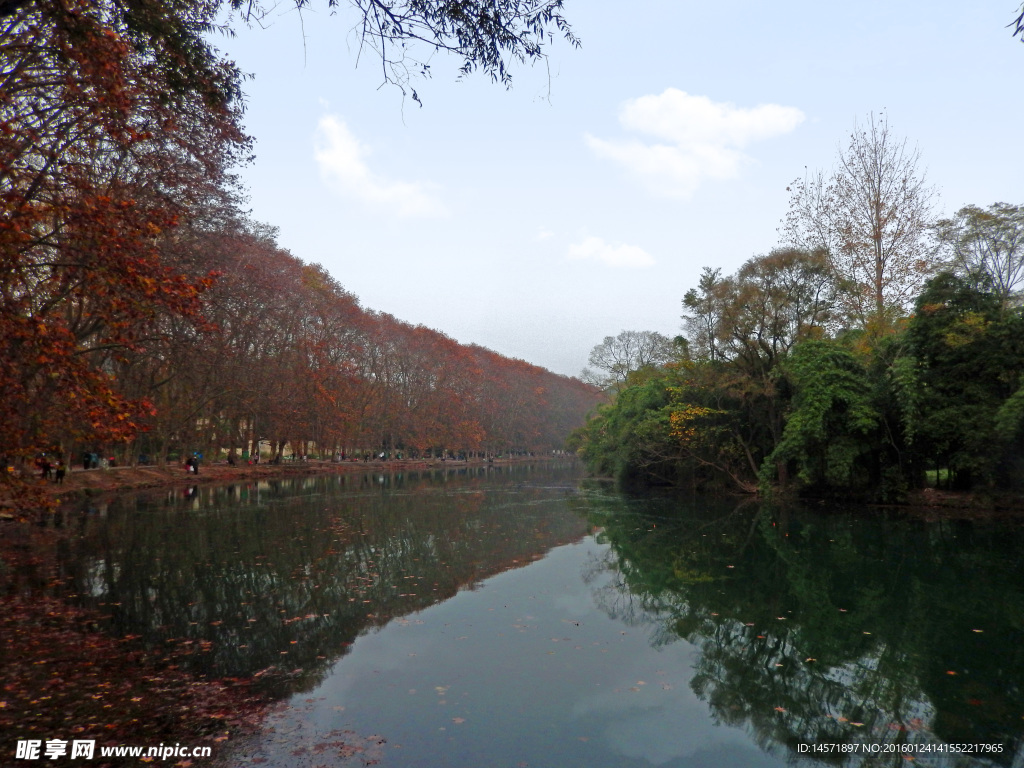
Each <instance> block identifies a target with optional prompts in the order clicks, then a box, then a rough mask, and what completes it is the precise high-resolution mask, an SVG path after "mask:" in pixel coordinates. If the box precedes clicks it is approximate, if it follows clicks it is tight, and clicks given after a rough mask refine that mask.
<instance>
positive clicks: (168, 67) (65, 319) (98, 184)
mask: <svg viewBox="0 0 1024 768" xmlns="http://www.w3.org/2000/svg"><path fill="white" fill-rule="evenodd" d="M163 10H166V9H164V8H162V7H161V4H160V3H154V4H151V5H150V6H147V7H146V8H145V10H140V9H136V10H135V11H133V13H132V14H129V13H128V12H127V11H125V10H124V9H123V8H122V7H121V6H120V5H119V4H114V3H113V2H110V3H103V2H100V3H92V2H86V1H85V0H78V1H77V2H71V3H67V2H57V1H54V2H34V3H31V4H25V5H23V6H22V7H20V8H18V9H17V10H16V11H15V12H13V13H11V14H10V15H8V16H6V17H4V18H2V19H0V61H2V65H0V66H2V70H0V359H2V360H3V365H2V366H0V391H2V392H3V394H4V396H3V399H2V405H0V435H3V444H2V445H0V452H2V454H3V458H4V459H5V461H4V462H3V463H4V465H5V466H6V465H8V464H14V465H18V464H21V463H24V462H26V461H27V460H29V459H31V457H32V456H33V455H35V454H37V453H41V452H44V451H54V450H55V449H57V448H58V447H59V446H61V445H63V446H64V447H65V448H68V447H69V446H70V442H71V441H72V440H80V441H87V442H95V443H98V442H107V441H114V440H119V439H125V438H128V437H130V436H132V435H133V434H134V431H135V429H136V428H137V425H138V423H139V419H140V418H141V417H142V416H143V415H144V414H145V413H147V412H148V411H150V410H151V408H150V406H149V404H148V403H146V402H145V401H131V400H129V399H127V398H126V397H125V395H124V393H123V391H122V390H121V388H120V387H118V385H117V383H116V382H115V381H114V379H113V377H112V375H111V374H112V366H113V365H114V363H115V362H116V360H117V359H118V357H119V355H121V354H122V353H123V352H124V351H125V350H131V349H133V348H135V347H137V346H139V345H140V344H141V343H142V340H143V339H144V338H146V337H148V336H152V335H153V334H155V333H157V332H159V328H160V324H161V322H162V318H164V317H165V316H167V315H176V316H184V317H198V316H199V311H200V308H201V304H200V302H199V296H200V294H201V293H202V292H203V291H204V290H205V289H206V288H207V287H208V286H209V284H210V279H209V277H206V276H201V275H192V276H186V274H185V273H183V271H182V270H181V269H180V268H178V267H176V266H175V265H172V264H168V263H167V261H166V260H165V259H164V258H163V257H162V249H163V247H164V244H165V242H166V240H167V238H168V235H169V232H171V231H173V229H174V227H175V226H176V224H177V223H178V222H179V220H181V219H182V218H183V217H188V215H189V212H190V210H191V209H192V207H193V206H194V205H195V204H196V203H197V202H199V201H200V200H208V199H210V198H211V197H213V196H216V195H217V194H219V190H221V189H223V188H224V184H225V176H224V174H225V171H226V168H227V166H228V164H229V163H231V162H233V160H234V158H235V155H236V154H237V152H238V151H239V150H242V149H244V148H245V146H246V139H245V138H244V136H243V135H242V134H241V133H240V132H239V130H238V127H237V117H238V115H237V113H236V112H234V111H233V110H232V108H231V106H230V97H231V95H232V94H233V89H235V84H236V82H237V74H236V73H234V72H233V71H231V70H230V69H229V68H221V67H219V65H217V64H216V63H215V62H214V61H213V60H212V59H210V60H209V61H207V62H206V64H207V66H206V67H205V69H204V68H203V67H193V68H192V70H191V71H192V72H193V74H194V78H193V80H192V81H190V82H185V81H183V80H182V79H181V77H180V76H179V75H178V74H177V68H176V65H177V64H179V63H181V57H182V56H183V55H185V54H186V53H187V52H188V50H189V49H188V46H187V45H186V44H185V43H186V42H187V41H186V40H185V37H184V36H183V34H184V32H186V31H187V30H184V29H183V28H181V27H175V24H174V23H173V22H167V21H165V20H162V19H161V13H162V11H163ZM199 20H200V16H199V15H197V14H193V17H192V19H191V21H192V22H193V23H194V22H198V21H199ZM161 25H162V26H161ZM192 55H193V58H195V56H196V55H198V54H195V52H192ZM192 63H193V64H196V63H198V62H196V61H193V62H192ZM14 479H15V475H14V474H12V473H8V472H3V481H2V482H12V481H13V480H14Z"/></svg>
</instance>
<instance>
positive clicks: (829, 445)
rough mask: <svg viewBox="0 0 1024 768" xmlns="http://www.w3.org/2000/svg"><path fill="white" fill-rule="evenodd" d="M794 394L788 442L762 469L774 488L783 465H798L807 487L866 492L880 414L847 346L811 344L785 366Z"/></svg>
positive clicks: (800, 348) (782, 443) (801, 347)
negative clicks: (868, 463) (861, 488)
mask: <svg viewBox="0 0 1024 768" xmlns="http://www.w3.org/2000/svg"><path fill="white" fill-rule="evenodd" d="M783 367H784V371H785V376H786V377H787V379H788V380H789V382H790V385H791V386H792V388H793V398H792V411H791V412H790V413H789V414H788V416H787V418H786V426H785V429H784V431H783V435H782V440H781V441H780V442H779V444H778V445H777V446H776V448H775V450H774V451H773V452H772V454H771V455H770V456H769V457H768V458H767V459H766V460H765V462H764V464H763V465H762V468H761V479H762V482H769V481H770V480H771V479H772V477H773V475H774V473H775V469H776V467H777V465H778V464H779V463H781V462H791V463H793V464H795V465H796V467H797V470H798V473H799V474H798V476H799V478H800V480H801V481H803V482H804V483H806V484H809V485H827V486H829V487H831V488H851V487H857V486H863V485H864V484H865V482H866V481H867V480H868V479H869V478H870V473H869V472H867V471H865V469H866V467H865V463H864V461H863V459H864V458H865V457H867V456H869V455H870V454H871V452H872V449H873V447H874V443H873V441H872V440H871V439H870V437H871V435H872V433H873V432H874V431H875V429H876V427H877V425H878V421H879V414H878V412H877V411H876V409H875V407H874V404H873V403H872V397H871V395H872V392H871V384H870V382H869V380H868V375H867V371H865V370H864V368H863V367H862V366H861V364H860V363H859V362H858V361H857V360H856V358H855V357H854V356H853V354H852V353H851V352H850V351H849V350H847V349H845V348H844V347H843V346H842V345H841V344H839V343H837V342H835V341H829V340H822V341H817V340H809V341H805V342H803V343H801V344H799V345H797V346H796V348H795V349H794V350H793V354H792V355H791V356H790V357H789V358H788V359H787V360H786V362H785V363H784V365H783Z"/></svg>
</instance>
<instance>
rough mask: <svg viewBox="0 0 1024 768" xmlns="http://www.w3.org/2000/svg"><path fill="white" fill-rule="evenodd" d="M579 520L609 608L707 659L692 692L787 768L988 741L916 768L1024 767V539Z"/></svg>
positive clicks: (983, 533) (857, 521)
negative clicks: (591, 539)
mask: <svg viewBox="0 0 1024 768" xmlns="http://www.w3.org/2000/svg"><path fill="white" fill-rule="evenodd" d="M576 504H577V506H578V507H579V509H580V511H581V512H582V513H583V514H586V515H587V517H588V519H589V520H590V521H591V522H592V523H594V524H595V525H599V526H601V527H602V529H603V530H602V533H601V534H600V535H599V540H600V541H603V542H605V543H607V544H608V549H607V550H606V554H605V557H604V560H603V562H601V563H600V564H599V565H595V566H594V568H595V570H603V571H604V572H605V573H607V574H611V575H612V576H613V578H612V579H611V580H610V581H607V582H606V583H605V584H604V585H603V586H602V587H601V588H600V590H598V593H597V595H596V598H597V601H598V604H599V605H601V606H602V608H603V610H604V611H605V612H606V613H607V614H608V615H609V616H612V617H615V618H617V619H619V620H621V621H623V622H625V623H627V624H630V625H635V626H647V627H650V628H651V632H652V642H653V643H654V644H655V645H659V646H667V645H668V644H671V643H673V642H676V641H678V640H684V641H687V642H688V643H692V644H693V645H695V646H696V647H697V648H699V651H700V652H699V654H697V656H696V660H695V672H694V676H693V678H692V680H691V681H690V686H691V688H692V689H693V691H695V692H696V693H697V694H698V696H700V698H701V699H702V700H704V701H705V702H706V703H707V705H708V707H709V708H710V712H711V715H712V717H713V719H714V720H715V722H716V723H721V724H725V725H730V726H737V727H742V728H744V729H746V730H747V731H748V732H749V733H750V734H751V736H752V738H753V739H754V740H755V741H756V742H757V743H758V744H759V745H760V746H761V747H762V749H764V750H766V751H768V752H769V753H773V754H777V755H779V756H780V757H784V758H792V757H795V756H797V750H798V749H799V747H798V745H799V744H802V743H804V744H806V743H819V744H820V743H845V744H859V745H872V747H871V748H873V749H882V750H885V749H892V750H902V749H904V748H913V747H904V746H903V745H926V746H925V747H924V748H925V749H927V748H929V747H928V746H927V745H941V744H956V743H963V742H969V743H979V742H980V743H986V744H990V745H994V747H992V748H993V749H995V750H1000V751H999V752H996V753H991V754H988V755H985V756H984V757H983V758H981V759H976V757H971V758H959V759H951V758H948V757H938V758H937V757H936V756H935V754H934V753H933V754H931V755H929V754H928V753H924V754H922V753H918V754H917V762H918V763H923V764H932V763H934V762H939V761H940V760H941V761H942V763H943V764H944V765H950V764H954V765H956V764H986V763H989V764H996V765H1014V764H1020V761H1021V759H1022V749H1021V738H1022V730H1024V729H1022V726H1024V695H1022V693H1024V692H1022V689H1021V682H1022V681H1024V643H1022V640H1024V622H1022V617H1024V565H1022V562H1021V552H1022V551H1024V534H1022V532H1021V530H1020V528H1019V527H1016V526H1009V525H1005V524H996V523H980V522H970V521H962V520H960V521H949V520H946V521H937V522H930V523H926V522H922V521H920V520H909V519H905V518H901V517H899V516H895V515H884V514H880V515H877V516H875V517H873V518H869V517H865V515H864V513H863V511H862V512H860V513H858V514H847V513H844V512H829V513H821V514H815V513H811V512H807V511H803V512H797V511H790V512H771V511H768V510H759V509H757V508H756V507H753V506H749V505H748V506H741V507H740V508H737V509H732V510H730V509H728V508H726V507H723V506H717V507H716V506H714V505H710V506H709V505H700V506H697V505H692V504H685V503H684V504H681V503H680V502H678V501H669V500H663V501H661V502H652V501H650V500H642V501H640V500H634V501H632V502H631V501H629V500H626V499H622V498H618V497H615V496H609V495H606V494H603V493H592V494H589V495H588V496H585V497H583V498H581V499H580V500H578V501H577V502H576ZM874 745H879V746H874ZM819 759H824V758H819ZM827 761H828V762H834V763H842V764H846V763H855V762H860V758H850V757H844V756H843V755H833V756H832V757H831V758H830V759H828V760H827ZM1015 761H1016V762H1015ZM874 762H881V763H882V764H891V765H897V764H902V763H903V762H905V760H904V758H903V756H902V755H900V754H895V753H890V754H888V755H886V754H882V755H881V757H880V758H876V759H875V760H874Z"/></svg>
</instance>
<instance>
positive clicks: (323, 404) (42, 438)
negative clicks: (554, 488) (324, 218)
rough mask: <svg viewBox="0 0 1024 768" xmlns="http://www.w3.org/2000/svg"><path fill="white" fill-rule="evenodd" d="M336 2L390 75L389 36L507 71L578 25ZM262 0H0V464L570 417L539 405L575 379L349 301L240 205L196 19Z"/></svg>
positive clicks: (223, 106) (520, 7)
mask: <svg viewBox="0 0 1024 768" xmlns="http://www.w3.org/2000/svg"><path fill="white" fill-rule="evenodd" d="M327 4H328V6H333V5H335V3H334V0H328V3H327ZM296 5H297V6H298V7H299V8H300V9H301V8H302V7H303V6H304V5H306V0H296ZM354 5H355V6H356V10H357V12H359V11H361V12H362V13H363V15H364V22H365V23H364V25H363V31H364V34H365V35H368V36H370V40H369V41H368V44H369V45H371V46H376V48H377V53H378V54H379V55H380V57H381V59H382V61H383V63H384V65H385V67H384V71H385V72H386V73H388V75H387V77H388V79H390V80H391V81H393V82H395V83H397V84H398V85H399V86H402V87H404V86H403V83H406V84H407V83H408V80H407V75H408V74H409V70H408V66H410V65H411V64H413V63H414V61H413V59H412V58H410V57H412V56H414V55H415V54H414V53H412V51H413V47H407V46H406V43H416V42H417V41H418V44H419V45H421V46H426V48H427V49H428V50H442V51H446V52H449V53H453V54H455V55H456V56H459V57H461V58H462V59H463V61H464V62H465V68H466V70H467V71H468V70H471V69H476V68H479V69H481V70H483V71H484V72H486V73H488V74H490V75H491V76H492V77H493V78H495V79H497V80H502V81H507V77H508V71H507V68H506V64H507V62H509V61H512V60H526V61H529V60H536V59H537V58H541V57H542V56H543V48H542V43H544V42H545V41H547V40H548V39H549V34H548V33H549V31H559V32H560V33H561V34H562V35H564V36H566V37H568V38H569V39H570V41H573V42H574V38H573V37H572V33H571V31H570V30H569V28H568V26H567V25H566V23H565V21H564V19H563V18H562V16H561V12H560V5H561V2H560V0H550V1H548V2H540V3H537V2H533V0H502V2H500V3H491V2H487V3H476V2H473V3H469V4H465V3H460V4H457V6H458V7H455V6H452V4H450V3H446V2H440V1H437V2H434V1H433V0H431V1H429V2H415V3H409V2H399V3H388V4H387V7H386V9H385V7H384V4H381V3H376V2H366V3H364V2H355V3H354ZM474 7H475V8H476V10H474ZM385 10H386V12H384V11H385ZM222 13H226V14H228V15H227V16H226V17H225V16H222V15H221V14H222ZM232 13H233V14H234V15H233V16H232V15H231V14H232ZM260 13H262V10H261V7H260V4H259V3H253V2H242V1H241V0H225V1H224V2H220V1H219V0H210V1H209V2H200V3H193V2H183V1H182V0H145V1H144V2H129V3H125V2H121V1H120V0H100V1H99V2H92V1H87V0H7V1H6V2H2V3H0V361H2V365H0V392H3V398H2V399H0V435H2V438H3V442H2V445H0V453H2V455H3V458H6V461H5V462H4V464H5V465H13V466H17V465H19V464H25V463H27V462H30V461H31V460H32V459H33V458H34V457H35V456H36V455H38V454H40V453H42V452H48V451H52V450H54V449H59V450H63V451H64V452H70V450H71V449H72V446H77V447H86V448H97V447H100V446H113V445H121V446H124V445H126V444H127V443H128V442H130V441H132V440H133V439H134V438H135V437H136V436H137V435H139V434H143V433H144V434H147V435H148V436H149V437H147V441H148V442H149V445H147V446H146V447H147V450H149V451H153V450H155V449H159V450H166V449H167V447H168V446H172V445H174V444H179V445H183V444H184V443H189V444H191V445H192V446H193V447H196V448H200V447H202V446H203V445H210V444H231V443H232V441H233V440H237V441H241V440H242V439H243V437H241V436H239V433H240V430H242V429H243V428H242V426H241V425H242V424H245V425H246V426H245V430H248V432H247V433H246V434H247V435H248V433H255V432H257V431H258V432H260V433H261V434H260V436H261V437H268V438H273V439H275V440H277V441H280V440H281V439H299V440H312V441H315V442H316V443H317V444H318V445H320V446H323V445H325V444H332V443H334V442H341V443H346V442H348V441H353V440H354V441H361V442H362V443H363V444H368V443H373V444H378V445H379V444H381V443H382V442H385V443H389V444H399V443H401V442H403V441H404V442H408V443H409V444H410V445H415V446H417V447H421V446H426V445H428V444H430V445H435V446H438V445H445V446H449V447H459V448H474V447H488V448H492V447H493V448H497V447H498V446H502V447H512V446H517V447H523V448H526V447H535V446H538V445H541V444H547V443H546V442H545V441H549V440H550V439H551V435H552V434H554V431H553V430H557V429H558V428H560V426H562V425H564V424H565V421H564V420H563V419H562V418H561V417H556V416H554V415H553V414H552V413H551V410H552V409H555V408H557V407H558V406H559V405H562V404H565V403H570V402H571V407H576V405H575V400H573V398H574V397H576V396H577V395H580V396H582V397H584V398H587V397H590V394H589V391H587V390H586V389H585V388H583V389H581V388H579V387H578V386H577V385H575V384H573V383H569V382H563V381H562V380H561V379H559V378H558V377H552V376H550V375H549V374H546V373H545V372H543V371H540V370H539V369H535V368H533V367H531V366H527V365H525V364H523V363H520V362H517V361H506V360H504V359H503V358H500V357H498V356H497V355H493V354H492V353H489V352H486V351H485V350H480V349H475V348H468V349H467V348H462V347H459V346H458V345H456V344H454V343H453V342H451V340H448V339H445V338H444V337H443V336H441V335H439V334H435V333H432V332H429V331H427V330H426V329H418V328H411V327H409V326H405V325H403V324H402V323H399V322H397V321H395V320H394V319H393V318H388V317H384V316H379V315H374V314H373V313H369V312H364V311H362V310H360V309H359V308H358V306H357V304H356V302H355V300H354V299H353V298H352V297H351V296H349V295H348V294H346V293H345V292H344V291H343V290H341V289H340V287H339V286H337V284H336V283H334V282H333V281H332V280H331V279H330V278H329V276H327V275H326V274H324V273H323V272H322V271H321V270H318V269H317V268H314V267H309V266H305V265H302V264H301V263H300V262H299V261H297V260H296V259H294V258H292V257H291V256H289V255H288V254H286V253H283V252H282V251H281V250H280V249H279V248H278V247H277V246H276V245H275V244H274V241H273V236H272V232H271V231H270V230H268V229H267V228H266V227H263V226H260V225H256V224H252V223H250V222H247V221H246V220H245V217H244V216H243V215H242V214H240V213H239V208H240V206H239V200H240V198H241V196H242V191H241V190H240V189H239V187H238V184H237V180H236V179H235V177H234V176H233V171H234V169H235V168H237V167H238V165H239V164H240V163H244V162H246V161H248V160H249V159H250V153H251V141H250V139H249V138H248V137H247V136H246V135H245V133H244V131H243V130H242V126H241V118H242V109H243V98H242V88H241V85H242V81H243V78H242V76H241V74H240V73H239V71H238V70H237V69H236V68H235V67H234V65H233V64H231V63H230V62H227V61H225V60H224V59H223V58H222V57H221V56H220V54H219V53H218V52H217V50H216V49H215V48H214V47H213V46H212V45H211V43H210V40H211V33H212V32H214V31H215V30H217V29H220V30H221V31H226V32H229V33H230V32H231V29H230V26H224V25H223V19H224V18H228V19H229V20H231V19H233V20H234V21H235V22H236V23H237V21H238V20H239V14H241V18H242V20H243V21H255V20H257V19H258V16H259V14H260ZM229 24H230V21H229ZM485 381H487V382H494V384H493V386H491V384H486V385H485V384H484V383H482V382H485ZM445 398H447V400H445ZM428 400H429V401H430V402H429V403H428V402H427V401H428ZM442 400H443V401H444V402H443V404H442ZM570 410H571V408H570ZM410 414H412V415H414V416H415V418H413V416H412V415H410ZM538 420H543V426H538ZM413 422H415V424H413ZM147 430H148V432H147ZM197 430H199V432H198V433H197ZM213 441H215V442H213ZM16 474H17V473H11V472H3V473H0V478H2V479H0V483H9V482H13V478H14V477H15V475H16ZM15 490H16V492H17V493H21V491H19V490H17V489H15ZM22 500H23V501H25V497H24V496H22Z"/></svg>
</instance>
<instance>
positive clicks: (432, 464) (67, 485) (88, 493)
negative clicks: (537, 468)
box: [39, 456, 575, 503]
mask: <svg viewBox="0 0 1024 768" xmlns="http://www.w3.org/2000/svg"><path fill="white" fill-rule="evenodd" d="M574 458H575V457H568V456H567V457H550V456H521V457H518V456H517V457H514V458H504V459H494V460H493V461H487V460H486V459H474V460H466V461H459V460H453V459H446V460H444V461H442V460H441V459H394V460H389V461H382V460H380V459H376V460H373V461H343V462H333V461H323V460H308V461H304V462H287V463H283V464H270V463H263V464H236V465H234V466H232V465H230V464H228V463H227V462H226V461H219V462H217V463H215V464H201V465H200V466H199V473H198V474H192V473H190V472H187V471H186V467H185V465H177V464H167V465H164V466H155V465H146V466H138V467H110V468H106V469H103V468H99V469H85V470H83V469H80V468H79V469H72V471H70V472H68V474H67V476H66V477H65V479H64V482H63V484H61V485H57V484H56V483H53V482H47V484H46V485H45V486H44V485H43V481H40V483H39V487H40V488H45V490H46V491H47V492H48V493H50V494H51V495H52V496H54V497H55V498H57V499H58V500H59V501H60V502H61V503H67V502H73V501H75V500H78V499H82V498H93V497H95V496H99V495H103V494H107V493H125V492H130V491H144V490H150V489H157V488H174V487H179V486H181V487H184V486H194V485H216V484H226V483H234V482H242V481H247V480H257V479H270V478H281V477H302V476H309V475H337V474H357V473H361V472H381V471H384V472H396V471H416V470H434V469H461V468H466V467H487V466H492V467H493V466H505V465H510V464H524V463H529V462H535V461H542V462H547V461H554V460H558V459H563V460H573V459H574Z"/></svg>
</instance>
